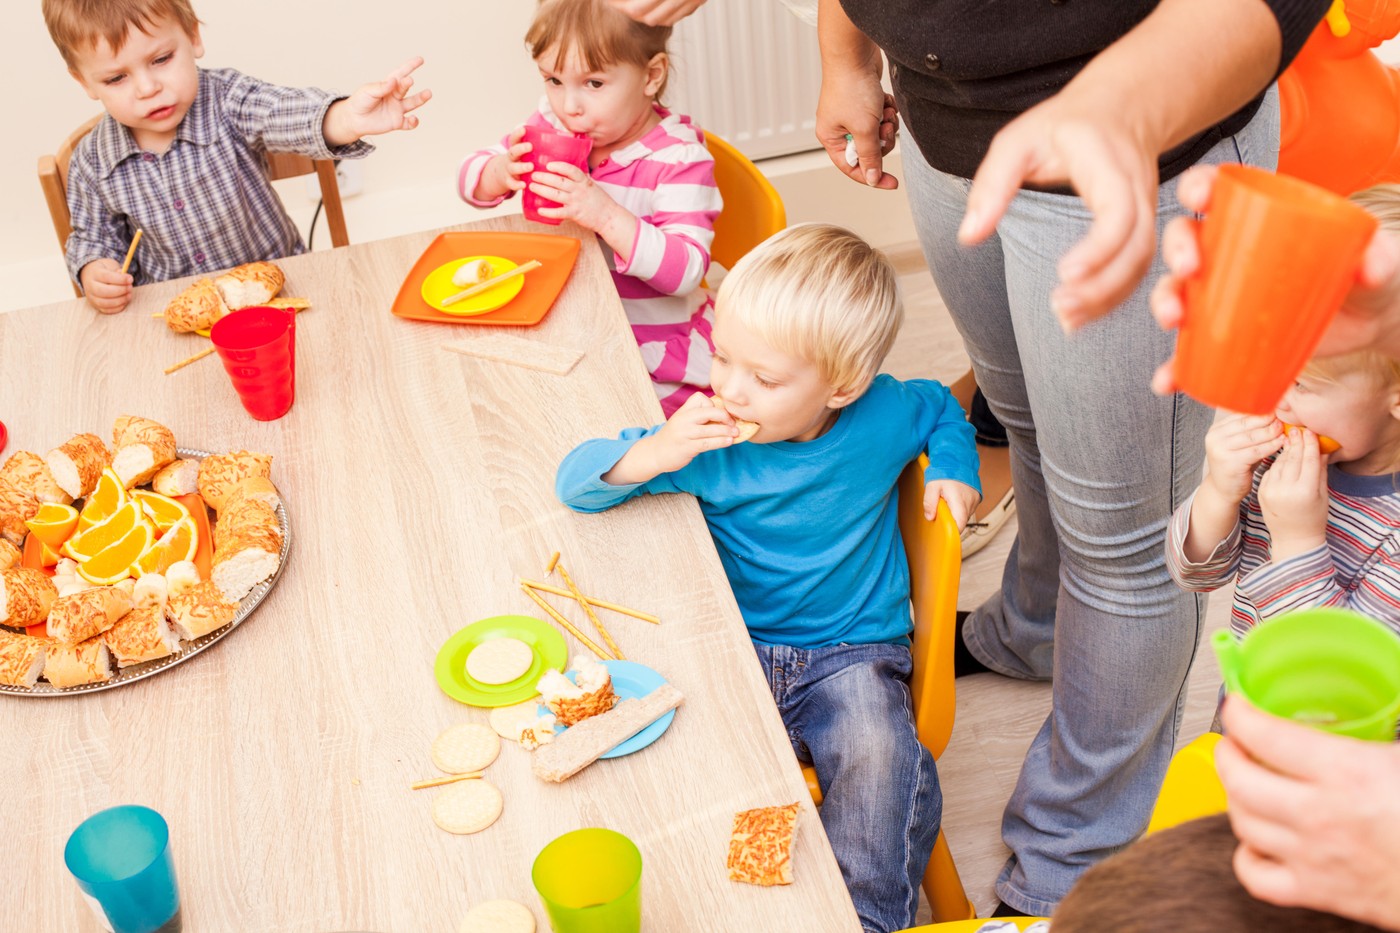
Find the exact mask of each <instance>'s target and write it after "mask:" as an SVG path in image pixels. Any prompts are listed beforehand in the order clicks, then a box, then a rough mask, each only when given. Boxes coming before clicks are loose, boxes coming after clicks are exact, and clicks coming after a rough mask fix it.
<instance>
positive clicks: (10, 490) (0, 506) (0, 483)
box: [0, 479, 40, 546]
mask: <svg viewBox="0 0 1400 933" xmlns="http://www.w3.org/2000/svg"><path fill="white" fill-rule="evenodd" d="M39 505H40V503H39V498H38V496H35V495H34V494H33V493H32V492H28V491H26V490H24V489H20V488H19V487H18V486H16V485H15V484H14V483H11V482H10V481H9V480H7V479H0V538H4V539H5V540H6V541H9V542H10V543H11V544H14V545H16V546H18V545H21V544H23V543H24V536H25V535H27V534H29V526H28V525H26V524H25V522H27V521H29V520H30V519H31V518H33V517H34V516H35V515H38V514H39Z"/></svg>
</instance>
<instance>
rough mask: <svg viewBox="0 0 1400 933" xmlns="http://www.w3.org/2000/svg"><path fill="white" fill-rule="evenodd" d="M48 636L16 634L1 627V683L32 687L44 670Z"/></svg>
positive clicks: (11, 685)
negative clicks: (37, 636)
mask: <svg viewBox="0 0 1400 933" xmlns="http://www.w3.org/2000/svg"><path fill="white" fill-rule="evenodd" d="M48 645H49V640H48V639H47V638H33V637H31V636H29V635H15V634H14V633H12V632H6V631H4V630H3V629H0V684H5V685H6V686H10V687H32V686H34V685H35V684H36V683H38V681H39V675H40V674H42V673H43V672H44V653H45V649H47V648H48Z"/></svg>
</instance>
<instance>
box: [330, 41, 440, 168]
mask: <svg viewBox="0 0 1400 933" xmlns="http://www.w3.org/2000/svg"><path fill="white" fill-rule="evenodd" d="M422 64H423V59H422V58H418V57H415V58H410V59H409V60H408V61H406V62H404V63H403V65H401V66H400V67H399V68H398V70H396V71H394V72H391V73H390V75H389V77H387V78H385V79H384V80H383V81H374V82H372V83H370V84H366V85H364V86H362V87H361V88H360V89H359V90H357V91H356V92H355V93H353V94H351V95H350V96H349V97H347V98H345V99H344V100H338V101H336V102H335V103H334V104H332V105H331V107H330V109H329V110H327V111H326V119H325V120H324V122H323V124H322V133H323V135H324V136H325V137H326V145H328V146H348V145H349V144H350V143H353V142H355V140H357V139H359V138H360V137H362V136H374V135H376V134H378V133H389V132H392V131H394V130H411V129H413V128H414V127H415V126H417V125H418V118H417V117H415V116H413V113H412V111H414V110H417V109H418V108H419V107H421V106H423V105H424V104H425V103H427V102H428V100H429V99H430V98H431V97H432V96H433V92H432V91H419V92H418V93H417V94H412V95H410V94H409V93H408V92H409V91H410V90H412V89H413V78H411V77H410V75H412V74H413V72H414V71H416V70H418V66H419V65H422Z"/></svg>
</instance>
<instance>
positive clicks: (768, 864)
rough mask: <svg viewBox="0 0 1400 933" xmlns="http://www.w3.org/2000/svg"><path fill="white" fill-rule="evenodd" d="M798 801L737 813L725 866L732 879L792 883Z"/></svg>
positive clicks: (766, 882) (752, 882) (749, 881)
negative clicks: (793, 843) (793, 845)
mask: <svg viewBox="0 0 1400 933" xmlns="http://www.w3.org/2000/svg"><path fill="white" fill-rule="evenodd" d="M797 810H798V804H796V803H790V804H788V805H787V806H785V807H759V808H757V809H754V810H744V811H743V812H741V813H736V814H734V831H733V832H732V833H731V834H730V836H729V857H728V858H727V859H726V860H725V867H726V868H728V869H729V880H730V881H743V882H746V883H748V884H759V885H765V886H766V885H774V884H792V837H793V834H794V833H795V832H796V830H797Z"/></svg>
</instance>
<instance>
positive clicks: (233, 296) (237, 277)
mask: <svg viewBox="0 0 1400 933" xmlns="http://www.w3.org/2000/svg"><path fill="white" fill-rule="evenodd" d="M286 281H287V277H286V276H285V275H284V274H283V273H282V270H281V269H279V268H278V267H277V266H276V265H275V264H273V263H270V262H249V263H244V264H243V265H241V266H237V267H235V268H233V269H230V270H228V271H227V272H225V273H224V274H223V275H221V276H218V277H217V278H215V279H214V287H215V288H217V289H218V290H219V294H220V295H221V296H222V297H223V299H224V304H226V305H228V306H229V308H230V309H232V310H234V311H237V310H238V309H239V308H251V307H253V306H254V305H261V304H264V303H266V302H268V301H270V300H272V298H273V297H274V296H276V294H277V293H278V292H280V291H281V290H282V286H283V285H284V284H285V283H286Z"/></svg>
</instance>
